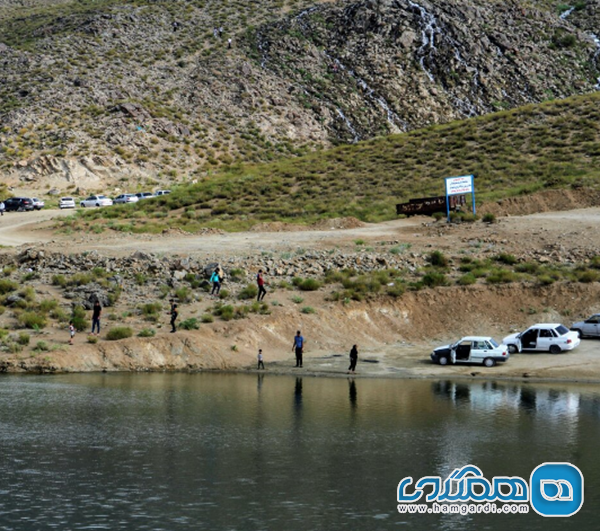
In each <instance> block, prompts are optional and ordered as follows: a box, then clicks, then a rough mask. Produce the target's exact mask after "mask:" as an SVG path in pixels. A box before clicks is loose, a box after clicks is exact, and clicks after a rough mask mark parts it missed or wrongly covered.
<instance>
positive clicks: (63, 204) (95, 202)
mask: <svg viewBox="0 0 600 531" xmlns="http://www.w3.org/2000/svg"><path fill="white" fill-rule="evenodd" d="M170 193H171V190H158V191H157V192H156V193H152V192H139V193H137V194H121V195H119V196H117V197H115V199H114V200H113V199H111V198H110V197H107V196H105V195H101V194H100V195H91V196H89V197H88V198H86V199H83V200H82V201H80V202H79V206H81V207H82V208H88V207H103V206H111V205H112V204H115V205H118V204H127V203H137V202H138V201H140V200H141V199H148V198H150V197H158V196H161V195H167V194H170ZM58 206H59V208H61V209H63V208H75V206H76V205H75V199H74V198H73V197H61V198H60V201H59V202H58Z"/></svg>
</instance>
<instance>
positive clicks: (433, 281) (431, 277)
mask: <svg viewBox="0 0 600 531" xmlns="http://www.w3.org/2000/svg"><path fill="white" fill-rule="evenodd" d="M421 283H422V284H423V286H427V287H429V288H435V287H437V286H447V285H448V279H447V278H446V275H444V273H438V272H437V271H430V272H429V273H426V274H425V275H423V278H422V279H421Z"/></svg>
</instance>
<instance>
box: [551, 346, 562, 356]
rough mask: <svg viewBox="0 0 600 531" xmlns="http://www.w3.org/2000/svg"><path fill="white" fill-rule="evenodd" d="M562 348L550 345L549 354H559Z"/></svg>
mask: <svg viewBox="0 0 600 531" xmlns="http://www.w3.org/2000/svg"><path fill="white" fill-rule="evenodd" d="M561 352H562V350H561V349H560V347H559V346H558V345H550V354H560V353H561Z"/></svg>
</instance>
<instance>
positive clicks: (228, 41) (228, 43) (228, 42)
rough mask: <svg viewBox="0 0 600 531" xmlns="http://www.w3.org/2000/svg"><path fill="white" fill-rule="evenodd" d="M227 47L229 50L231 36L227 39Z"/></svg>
mask: <svg viewBox="0 0 600 531" xmlns="http://www.w3.org/2000/svg"><path fill="white" fill-rule="evenodd" d="M227 49H228V50H231V37H230V38H229V39H227Z"/></svg>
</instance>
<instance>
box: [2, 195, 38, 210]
mask: <svg viewBox="0 0 600 531" xmlns="http://www.w3.org/2000/svg"><path fill="white" fill-rule="evenodd" d="M4 206H5V208H6V211H7V212H24V211H25V210H33V201H32V200H31V198H29V197H11V198H9V199H7V200H6V201H4Z"/></svg>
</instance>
